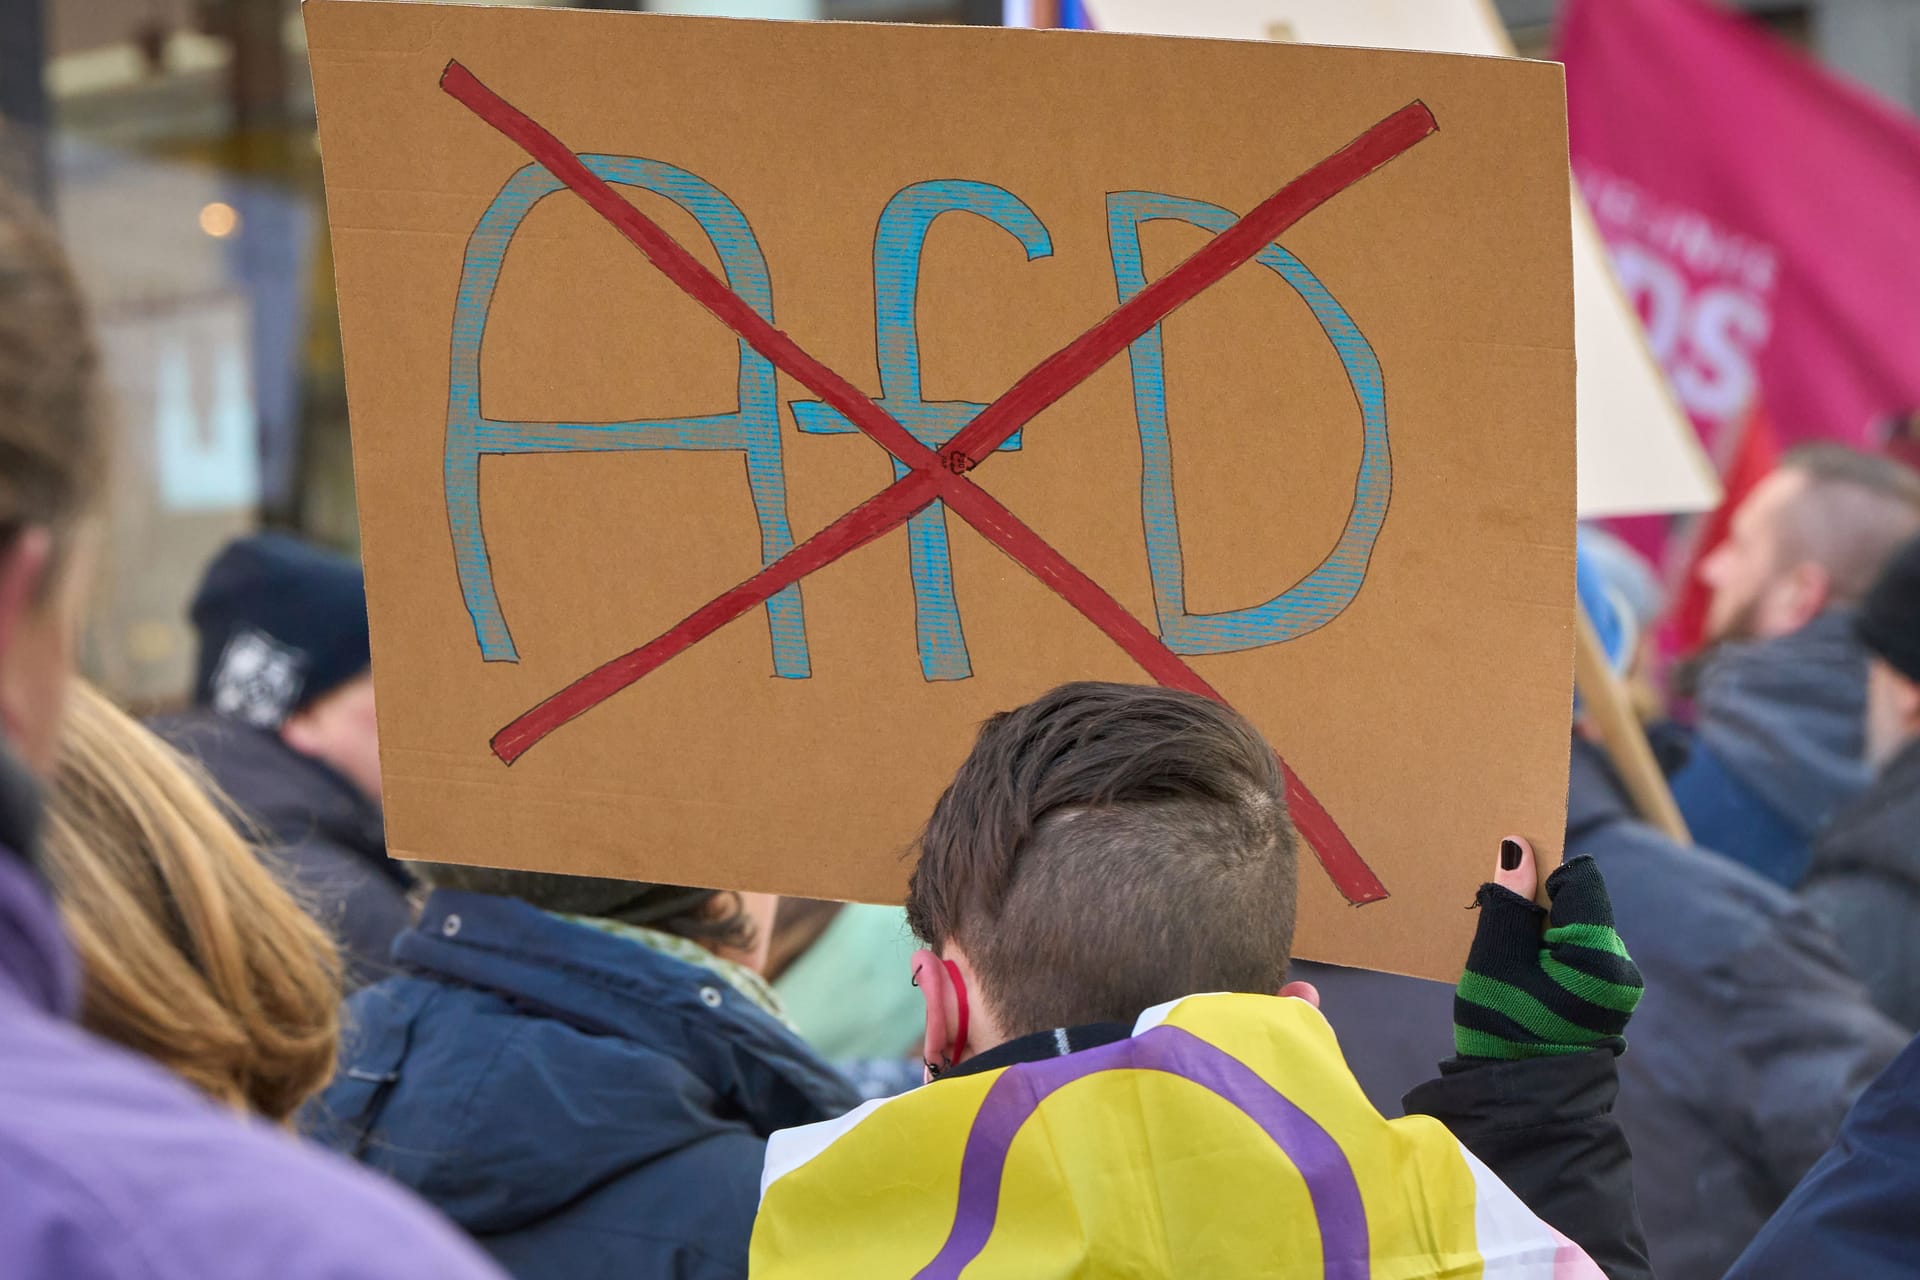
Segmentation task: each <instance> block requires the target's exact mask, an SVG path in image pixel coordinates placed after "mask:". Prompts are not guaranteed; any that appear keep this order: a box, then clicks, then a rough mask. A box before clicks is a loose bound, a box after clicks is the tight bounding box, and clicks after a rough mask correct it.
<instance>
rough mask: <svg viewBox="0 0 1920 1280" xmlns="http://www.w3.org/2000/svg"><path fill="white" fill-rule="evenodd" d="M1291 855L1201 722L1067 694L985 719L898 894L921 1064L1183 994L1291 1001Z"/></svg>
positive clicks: (1262, 755)
mask: <svg viewBox="0 0 1920 1280" xmlns="http://www.w3.org/2000/svg"><path fill="white" fill-rule="evenodd" d="M1297 843H1298V839H1297V837H1296V835H1295V832H1294V829H1293V824H1292V821H1291V820H1290V819H1289V817H1288V815H1287V807H1286V783H1285V780H1284V778H1283V776H1282V774H1281V771H1280V764H1279V761H1278V760H1277V759H1276V758H1275V756H1274V753H1273V750H1272V748H1270V747H1269V746H1268V745H1267V744H1266V743H1265V742H1264V741H1263V740H1262V739H1261V737H1260V734H1259V733H1258V731H1256V730H1255V729H1254V728H1253V726H1252V725H1251V724H1249V723H1248V722H1247V721H1246V720H1245V719H1244V718H1243V717H1241V716H1240V715H1239V714H1238V713H1236V712H1234V711H1233V710H1231V709H1229V708H1227V707H1224V706H1222V705H1220V704H1219V703H1216V702H1212V701H1209V700H1207V699H1205V698H1200V697H1196V696H1194V695H1192V694H1186V693H1179V692H1175V691H1172V690H1168V689H1159V688H1152V687H1143V686H1136V685H1121V684H1099V683H1079V684H1068V685H1062V686H1061V687H1059V688H1057V689H1055V690H1053V691H1052V692H1050V693H1048V694H1045V695H1043V696H1042V697H1040V698H1038V699H1036V700H1035V701H1033V702H1031V703H1028V704H1027V705H1026V706H1024V707H1021V708H1019V709H1018V710H1014V711H1008V712H1004V713H1002V714H1000V715H996V716H994V717H993V718H992V719H991V720H989V721H987V723H986V724H985V726H983V727H982V729H981V731H980V736H979V738H978V740H977V741H976V742H975V743H974V747H973V751H972V753H971V754H970V755H969V756H968V757H967V759H966V761H965V762H964V763H963V764H962V765H961V766H960V769H959V772H958V773H957V774H956V775H955V776H954V779H953V783H952V785H950V786H949V787H948V788H947V790H946V793H945V794H944V795H942V796H941V797H940V801H939V803H938V804H937V805H936V806H935V808H934V811H933V816H932V817H931V818H930V819H929V820H928V822H927V826H926V829H925V831H924V832H923V833H922V835H921V838H920V858H919V863H918V865H917V866H916V867H915V868H914V871H913V878H912V883H911V886H910V888H909V890H908V896H907V916H908V922H909V923H910V924H911V926H912V927H913V931H914V933H915V934H916V935H917V936H918V937H919V938H920V939H921V941H922V942H924V943H925V944H926V946H927V947H928V948H929V951H928V952H923V953H922V954H921V955H920V956H917V957H916V958H915V965H914V969H915V980H916V981H917V982H918V983H919V984H920V987H921V989H922V992H923V994H925V996H926V998H927V1047H926V1053H927V1061H928V1063H930V1064H934V1065H939V1064H941V1063H942V1062H943V1061H946V1062H951V1061H955V1060H958V1059H959V1058H961V1057H964V1056H966V1055H967V1054H968V1053H969V1052H974V1053H977V1052H980V1051H982V1050H984V1049H988V1048H991V1047H993V1046H994V1045H996V1044H999V1043H1003V1042H1005V1041H1007V1040H1012V1039H1016V1038H1018V1037H1020V1036H1023V1035H1030V1034H1033V1033H1034V1032H1038V1031H1046V1030H1051V1029H1053V1028H1057V1027H1065V1026H1073V1025H1080V1024H1085V1023H1090V1022H1110V1021H1126V1022H1131V1021H1133V1020H1134V1019H1135V1018H1136V1017H1137V1016H1138V1015H1139V1014H1140V1013H1141V1012H1142V1011H1144V1010H1146V1009H1149V1008H1151V1007H1153V1006H1155V1005H1158V1004H1162V1003H1164V1002H1166V1001H1168V1000H1174V999H1178V998H1179V997H1182V996H1187V995H1192V994H1194V993H1196V992H1204V991H1237V992H1253V993H1258V994H1263V995H1273V994H1276V993H1279V994H1301V995H1306V996H1309V997H1310V995H1311V988H1309V987H1306V986H1305V985H1304V984H1294V985H1292V986H1289V985H1288V984H1287V965H1288V958H1289V956H1290V954H1291V952H1292V947H1293V922H1294V892H1295V873H1296V868H1295V860H1296V846H1297ZM948 965H951V966H952V969H951V970H950V969H949V968H948ZM955 973H957V974H958V984H957V985H958V986H959V987H962V988H964V998H965V999H966V1000H967V1003H968V1006H969V1012H968V1017H967V1022H968V1028H967V1032H968V1034H967V1037H966V1041H967V1042H966V1043H964V1044H962V1043H957V1041H958V1039H959V1036H958V1032H959V1021H960V1018H959V1012H958V1010H959V1001H960V998H961V994H962V993H961V992H959V991H956V990H955V987H956V982H955V978H954V976H953V975H954V974H955Z"/></svg>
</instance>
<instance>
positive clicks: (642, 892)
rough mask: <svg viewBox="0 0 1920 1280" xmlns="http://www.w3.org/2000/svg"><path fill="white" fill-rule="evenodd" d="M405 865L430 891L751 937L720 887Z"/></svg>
mask: <svg viewBox="0 0 1920 1280" xmlns="http://www.w3.org/2000/svg"><path fill="white" fill-rule="evenodd" d="M407 866H408V868H409V869H411V870H412V872H413V874H414V875H415V876H417V877H418V878H419V880H420V882H421V883H422V884H425V885H426V886H427V887H429V888H432V889H458V890H461V891H463V892H466V893H484V894H487V895H489V896H491V897H495V898H518V899H519V900H520V901H521V902H524V903H526V904H528V905H529V906H534V907H538V908H540V909H541V910H542V911H552V912H555V913H557V914H560V915H568V916H593V917H595V918H596V919H601V920H616V921H619V922H620V923H623V924H634V925H640V926H642V927H644V928H649V929H658V930H660V931H661V932H662V933H671V934H673V935H674V936H675V937H680V938H685V939H687V940H688V941H690V942H698V943H701V944H703V945H709V946H723V947H733V948H735V949H736V950H741V951H745V950H749V949H751V948H752V946H753V945H754V942H755V940H756V938H755V931H754V927H753V920H752V919H751V918H750V917H749V916H748V915H747V913H746V910H745V909H744V907H742V906H741V905H740V902H739V895H738V894H729V893H727V892H725V891H722V890H717V889H689V888H686V887H685V886H682V885H673V884H652V883H649V882H646V881H640V880H603V879H601V878H599V877H598V876H568V875H559V874H557V873H554V872H547V871H515V870H512V869H509V868H506V867H470V866H466V865H464V864H462V863H457V862H409V863H408V864H407ZM726 897H732V898H733V899H734V905H733V907H732V909H731V910H728V909H725V908H724V907H722V908H721V909H719V910H716V906H718V905H719V904H718V902H717V900H719V899H723V898H726Z"/></svg>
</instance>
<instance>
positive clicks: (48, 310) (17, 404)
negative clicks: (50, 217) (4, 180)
mask: <svg viewBox="0 0 1920 1280" xmlns="http://www.w3.org/2000/svg"><path fill="white" fill-rule="evenodd" d="M99 365H100V360H99V354H98V351H97V349H96V348H95V346H94V341H93V335H92V333H91V332H90V331H89V329H88V327H87V316H86V307H85V305H84V304H83V303H82V302H81V298H80V290H79V287H78V286H77V285H76V284H75V283H74V279H73V275H72V272H71V271H69V269H68V267H67V260H66V256H65V255H64V254H63V253H62V252H61V250H60V245H59V242H58V241H57V240H56V239H55V238H54V235H53V232H52V230H51V229H50V228H49V227H48V226H47V225H46V223H45V222H44V221H43V220H42V219H41V218H40V216H39V214H38V213H37V212H35V211H34V209H33V207H32V206H31V205H30V204H28V203H27V201H26V200H25V199H24V198H22V197H21V196H19V195H18V194H17V193H14V192H12V191H9V190H8V189H7V188H6V187H5V186H4V185H0V545H5V544H6V543H8V542H10V541H11V540H12V539H13V537H14V535H15V534H17V533H18V532H20V530H22V529H24V528H27V527H29V526H40V527H44V528H47V529H50V530H52V531H53V532H54V534H55V535H56V536H58V535H60V534H61V533H63V532H65V531H66V530H67V529H68V528H69V527H70V526H71V525H72V524H73V523H74V522H75V521H76V520H77V519H78V518H79V517H80V516H81V515H83V514H85V513H86V512H87V511H88V510H89V509H90V508H91V507H92V506H93V504H94V502H95V500H96V498H97V497H98V493H99V489H100V487H101V485H102V482H103V480H104V473H105V469H106V429H105V423H104V414H103V413H102V412H101V396H100V389H99V385H98V384H99V371H100V370H99Z"/></svg>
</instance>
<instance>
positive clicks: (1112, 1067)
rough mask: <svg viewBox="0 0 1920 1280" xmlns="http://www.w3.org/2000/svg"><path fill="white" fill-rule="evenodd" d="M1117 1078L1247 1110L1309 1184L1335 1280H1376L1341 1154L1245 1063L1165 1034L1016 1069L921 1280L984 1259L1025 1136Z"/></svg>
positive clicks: (950, 1275)
mask: <svg viewBox="0 0 1920 1280" xmlns="http://www.w3.org/2000/svg"><path fill="white" fill-rule="evenodd" d="M1107 1071H1161V1072H1165V1073H1166V1074H1168V1075H1172V1076H1177V1077H1179V1078H1180V1079H1182V1080H1188V1081H1191V1082H1193V1083H1194V1084H1197V1085H1199V1086H1200V1087H1201V1088H1203V1089H1205V1090H1207V1091H1208V1092H1210V1093H1212V1094H1215V1095H1216V1096H1218V1097H1220V1098H1222V1099H1224V1100H1226V1101H1227V1102H1229V1103H1232V1104H1233V1105H1234V1106H1235V1107H1237V1108H1239V1109H1240V1111H1241V1112H1242V1113H1243V1114H1245V1115H1246V1117H1247V1118H1248V1119H1249V1120H1252V1121H1253V1122H1254V1123H1255V1124H1257V1125H1259V1126H1260V1128H1261V1130H1262V1132H1264V1133H1265V1134H1266V1135H1267V1137H1269V1138H1271V1139H1272V1140H1273V1143H1274V1145H1275V1146H1277V1147H1279V1148H1280V1151H1281V1154H1282V1155H1284V1156H1286V1158H1287V1159H1288V1160H1289V1161H1291V1162H1292V1163H1293V1166H1294V1167H1295V1168H1296V1169H1298V1170H1299V1171H1300V1176H1301V1177H1302V1178H1303V1179H1305V1181H1306V1184H1307V1194H1308V1196H1309V1197H1310V1198H1311V1200H1312V1202H1313V1212H1314V1217H1315V1219H1316V1220H1317V1221H1318V1223H1319V1226H1320V1255H1321V1267H1322V1271H1323V1274H1324V1275H1325V1277H1326V1280H1368V1277H1369V1276H1370V1275H1371V1272H1372V1266H1371V1260H1370V1255H1369V1246H1368V1242H1367V1213H1366V1207H1365V1205H1364V1204H1362V1202H1361V1200H1360V1186H1359V1184H1358V1183H1357V1182H1355V1181H1354V1177H1353V1167H1352V1166H1351V1165H1350V1164H1348V1163H1347V1158H1346V1155H1345V1154H1344V1153H1343V1152H1342V1151H1341V1150H1340V1144H1339V1143H1337V1142H1335V1141H1334V1140H1333V1137H1332V1135H1330V1134H1329V1133H1328V1132H1327V1131H1326V1130H1325V1129H1323V1128H1321V1127H1320V1125H1319V1124H1318V1123H1317V1122H1315V1120H1314V1119H1313V1117H1312V1116H1309V1115H1308V1114H1307V1113H1306V1112H1304V1111H1302V1110H1301V1109H1300V1108H1299V1107H1297V1106H1295V1105H1294V1104H1293V1103H1292V1102H1290V1101H1288V1100H1287V1099H1286V1098H1285V1097H1284V1096H1282V1095H1281V1093H1280V1092H1279V1090H1277V1089H1275V1088H1274V1087H1273V1086H1272V1085H1270V1084H1268V1083H1267V1082H1266V1081H1265V1080H1262V1079H1261V1078H1260V1076H1259V1075H1258V1074H1256V1073H1255V1072H1254V1071H1253V1069H1252V1068H1250V1067H1248V1066H1247V1065H1246V1064H1245V1063H1243V1062H1241V1061H1240V1060H1239V1059H1238V1058H1235V1057H1234V1056H1233V1055H1231V1054H1229V1053H1227V1052H1225V1051H1224V1050H1221V1049H1218V1048H1215V1047H1214V1046H1213V1045H1210V1044H1208V1043H1207V1042H1206V1041H1204V1040H1202V1039H1200V1038H1199V1037H1198V1036H1195V1035H1193V1034H1192V1033H1190V1032H1187V1031H1183V1030H1181V1029H1180V1028H1178V1027H1164V1026H1163V1027H1155V1028H1154V1029H1153V1030H1151V1031H1148V1032H1146V1033H1144V1034H1142V1035H1138V1036H1135V1037H1133V1038H1132V1039H1130V1040H1121V1041H1119V1042H1117V1043H1114V1044H1110V1045H1103V1046H1101V1047H1100V1048H1098V1049H1088V1050H1086V1051H1085V1052H1082V1053H1076V1054H1074V1055H1072V1056H1071V1057H1066V1058H1054V1059H1050V1060H1048V1061H1045V1062H1029V1063H1023V1064H1021V1065H1020V1066H1016V1067H1009V1068H1007V1069H1006V1071H1005V1072H1004V1073H1003V1074H1002V1075H1001V1076H1000V1078H999V1079H998V1080H995V1081H994V1082H993V1087H992V1088H991V1089H989V1090H988V1091H987V1096H986V1098H985V1099H984V1100H983V1101H982V1102H981V1104H980V1111H979V1114H977V1115H976V1116H974V1118H973V1128H972V1130H971V1132H969V1133H968V1135H967V1146H966V1150H965V1151H964V1152H963V1153H962V1155H961V1159H960V1195H959V1203H958V1205H957V1206H956V1208H955V1211H954V1217H953V1230H952V1232H951V1233H950V1234H949V1235H948V1236H947V1241H946V1243H945V1244H944V1245H942V1246H941V1247H940V1252H939V1253H937V1254H935V1255H934V1258H933V1261H931V1262H929V1263H928V1264H927V1265H926V1266H924V1267H922V1268H921V1269H920V1272H919V1275H918V1277H917V1280H958V1277H959V1275H960V1273H961V1272H962V1271H964V1270H965V1269H966V1267H967V1264H968V1263H970V1262H972V1261H973V1260H974V1259H975V1258H977V1257H979V1256H980V1252H981V1250H983V1249H985V1248H986V1247H987V1241H988V1240H989V1239H990V1238H991V1237H992V1235H993V1228H994V1224H995V1221H996V1219H997V1218H998V1216H999V1212H1000V1184H1001V1180H1002V1178H1003V1176H1004V1174H1005V1172H1006V1165H1007V1153H1008V1151H1009V1150H1010V1149H1011V1148H1012V1146H1013V1140H1014V1138H1015V1137H1016V1136H1017V1135H1018V1134H1019V1132H1020V1128H1021V1126H1022V1125H1024V1124H1025V1123H1026V1122H1027V1120H1028V1119H1029V1118H1030V1117H1031V1116H1032V1115H1033V1113H1034V1112H1035V1111H1037V1110H1038V1109H1039V1107H1040V1104H1041V1103H1042V1102H1045V1101H1046V1100H1047V1098H1049V1097H1050V1096H1052V1095H1053V1094H1054V1093H1055V1092H1056V1091H1057V1090H1060V1089H1062V1088H1065V1087H1066V1086H1067V1085H1070V1084H1073V1083H1074V1082H1075V1081H1079V1080H1085V1079H1087V1078H1088V1077H1089V1076H1095V1075H1099V1074H1101V1073H1102V1072H1107Z"/></svg>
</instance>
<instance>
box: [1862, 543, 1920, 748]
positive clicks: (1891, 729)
mask: <svg viewBox="0 0 1920 1280" xmlns="http://www.w3.org/2000/svg"><path fill="white" fill-rule="evenodd" d="M1858 630H1859V633H1860V640H1861V643H1862V644H1864V645H1866V647H1867V653H1868V664H1867V758H1868V760H1869V761H1870V762H1871V763H1872V764H1874V765H1875V766H1876V767H1877V766H1881V765H1885V764H1886V763H1887V762H1888V761H1890V760H1891V759H1893V757H1894V756H1896V755H1898V754H1900V752H1901V751H1903V750H1904V749H1906V747H1907V746H1908V744H1910V743H1914V742H1920V537H1916V538H1914V539H1913V540H1912V541H1910V542H1908V543H1907V544H1906V545H1905V546H1903V547H1902V548H1901V549H1900V550H1899V551H1897V552H1895V553H1894V556H1893V558H1892V559H1891V560H1889V561H1888V562H1887V567H1886V569H1885V570H1883V571H1882V572H1881V574H1880V577H1879V579H1878V580H1877V581H1876V582H1875V583H1874V584H1873V589H1872V590H1871V591H1869V592H1867V598H1866V600H1865V601H1864V602H1863V603H1862V604H1861V606H1860V617H1859V621H1858Z"/></svg>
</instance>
